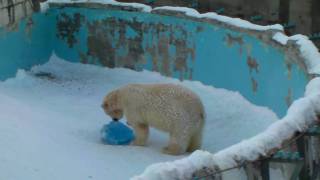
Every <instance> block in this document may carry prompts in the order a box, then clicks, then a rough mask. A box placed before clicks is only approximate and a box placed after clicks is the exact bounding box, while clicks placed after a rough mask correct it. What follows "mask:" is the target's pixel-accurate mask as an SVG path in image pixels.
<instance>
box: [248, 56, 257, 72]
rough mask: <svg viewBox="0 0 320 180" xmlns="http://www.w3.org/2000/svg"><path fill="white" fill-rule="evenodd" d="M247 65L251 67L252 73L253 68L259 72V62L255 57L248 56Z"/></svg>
mask: <svg viewBox="0 0 320 180" xmlns="http://www.w3.org/2000/svg"><path fill="white" fill-rule="evenodd" d="M247 65H248V67H249V70H250V73H252V70H255V71H256V73H259V63H258V62H257V60H256V59H255V58H254V57H251V56H248V57H247Z"/></svg>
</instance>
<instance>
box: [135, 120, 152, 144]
mask: <svg viewBox="0 0 320 180" xmlns="http://www.w3.org/2000/svg"><path fill="white" fill-rule="evenodd" d="M132 127H133V129H134V132H135V136H136V137H135V140H134V141H133V143H132V145H135V146H145V145H146V143H147V139H148V136H149V126H148V125H146V124H134V125H133V126H132Z"/></svg>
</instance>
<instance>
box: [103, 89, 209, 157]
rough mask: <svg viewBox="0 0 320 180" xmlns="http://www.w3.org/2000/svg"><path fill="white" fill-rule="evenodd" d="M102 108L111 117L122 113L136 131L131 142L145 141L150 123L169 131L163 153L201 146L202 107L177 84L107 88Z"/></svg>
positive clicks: (197, 99) (181, 152)
mask: <svg viewBox="0 0 320 180" xmlns="http://www.w3.org/2000/svg"><path fill="white" fill-rule="evenodd" d="M102 108H103V110H104V111H105V113H106V114H107V115H109V116H110V117H111V118H112V119H113V120H115V121H118V120H119V119H121V118H122V117H123V115H125V117H126V118H127V122H128V124H129V125H130V126H132V128H133V130H134V132H135V135H136V138H135V140H134V141H133V143H132V144H133V145H138V146H144V145H145V144H146V141H147V138H148V134H149V126H150V127H154V128H156V129H158V130H161V131H164V132H167V133H169V135H170V140H169V144H168V146H167V147H165V148H163V150H162V152H163V153H166V154H171V155H179V154H183V153H185V152H192V151H194V150H196V149H199V148H200V147H201V141H202V131H203V127H204V123H205V111H204V107H203V104H202V102H201V100H200V98H199V97H198V96H197V95H196V94H195V93H193V92H192V91H191V90H189V89H187V88H186V87H183V86H181V85H177V84H129V85H126V86H123V87H121V88H119V89H116V90H114V91H112V92H110V93H109V94H108V95H107V96H106V97H105V98H104V100H103V104H102Z"/></svg>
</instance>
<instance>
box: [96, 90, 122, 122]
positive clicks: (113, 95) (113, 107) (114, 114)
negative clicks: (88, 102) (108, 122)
mask: <svg viewBox="0 0 320 180" xmlns="http://www.w3.org/2000/svg"><path fill="white" fill-rule="evenodd" d="M101 107H102V109H103V110H104V112H105V113H106V114H107V115H109V116H110V117H111V118H112V120H114V121H118V120H119V119H121V118H122V117H123V110H122V107H121V104H120V101H119V90H115V91H112V92H110V93H109V94H108V95H107V96H106V97H105V98H104V100H103V103H102V105H101Z"/></svg>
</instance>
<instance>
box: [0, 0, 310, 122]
mask: <svg viewBox="0 0 320 180" xmlns="http://www.w3.org/2000/svg"><path fill="white" fill-rule="evenodd" d="M75 6H76V5H75ZM84 6H85V7H91V6H92V5H89V4H87V5H84ZM175 16H177V14H167V12H162V11H158V12H153V13H152V14H149V13H142V12H135V11H134V10H132V11H120V10H115V9H114V7H113V8H111V9H110V8H109V9H108V7H104V6H100V5H94V8H81V7H75V8H74V7H65V8H60V7H59V8H52V9H50V10H49V11H48V12H47V13H45V14H38V13H36V14H33V16H32V17H30V18H27V19H25V20H23V21H21V23H19V25H18V29H17V30H16V31H9V30H8V29H6V28H2V29H1V31H0V34H1V36H0V50H1V53H0V59H1V62H0V72H1V73H0V77H1V79H5V78H8V77H12V76H13V75H14V74H15V72H16V70H17V69H18V68H29V67H31V66H32V65H34V64H40V63H44V62H46V61H47V60H48V58H49V56H50V53H51V52H52V51H55V52H56V54H57V55H58V56H60V57H62V58H64V59H66V60H69V61H72V62H82V63H91V64H98V65H102V66H107V67H127V68H131V69H134V70H138V71H139V70H142V69H149V70H153V71H158V72H160V73H162V74H163V75H166V76H172V77H176V78H179V79H181V80H182V79H191V80H197V81H201V82H203V83H204V84H207V85H213V86H215V87H218V88H225V89H230V90H234V91H238V92H240V93H241V94H242V95H244V96H245V97H246V98H247V99H249V100H250V101H251V102H253V103H255V104H258V105H263V106H267V107H269V108H271V109H272V110H274V111H275V112H276V113H277V114H278V115H279V116H283V115H284V114H285V113H286V109H287V107H288V106H289V105H290V103H291V102H292V101H293V100H294V99H296V98H298V97H300V96H302V95H303V92H304V87H305V85H306V83H307V82H308V77H307V74H306V73H305V69H304V66H303V65H301V63H300V64H299V63H296V62H298V61H297V60H296V59H295V56H291V55H290V53H289V52H287V51H286V50H285V49H283V48H281V47H280V46H275V47H273V45H274V44H273V43H271V41H269V42H268V41H265V40H264V39H268V38H269V39H270V38H271V35H270V34H269V33H270V32H269V33H267V32H265V33H262V32H255V31H246V30H241V29H236V28H232V27H230V26H225V25H223V24H220V23H216V22H211V21H209V20H201V21H195V20H193V19H192V18H186V17H182V18H177V17H175ZM30 22H32V23H30ZM232 29H233V30H232ZM291 54H295V53H294V52H291Z"/></svg>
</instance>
